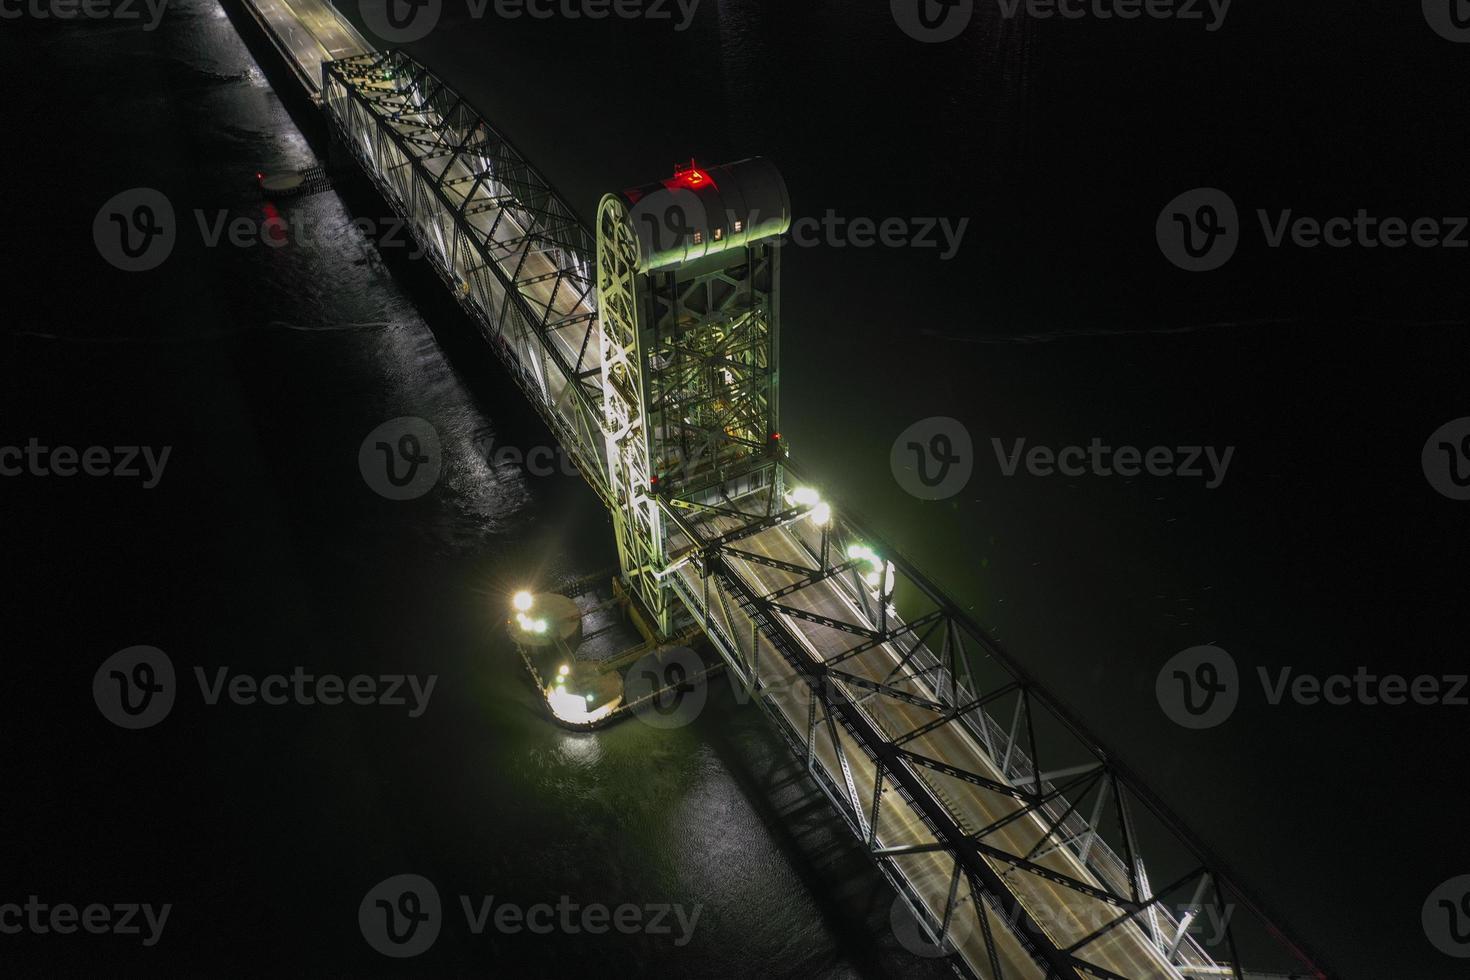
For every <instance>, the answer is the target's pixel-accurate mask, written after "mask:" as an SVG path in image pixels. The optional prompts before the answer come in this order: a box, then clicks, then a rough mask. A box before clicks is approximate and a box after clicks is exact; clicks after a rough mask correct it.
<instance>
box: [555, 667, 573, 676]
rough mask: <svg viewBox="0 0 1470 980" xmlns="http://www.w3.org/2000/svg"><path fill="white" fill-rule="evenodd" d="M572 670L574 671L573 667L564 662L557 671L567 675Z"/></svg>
mask: <svg viewBox="0 0 1470 980" xmlns="http://www.w3.org/2000/svg"><path fill="white" fill-rule="evenodd" d="M571 672H572V668H571V667H569V666H567V665H566V664H562V665H561V669H560V670H559V671H557V673H559V674H561V676H563V677H565V676H567V675H568V674H570V673H571Z"/></svg>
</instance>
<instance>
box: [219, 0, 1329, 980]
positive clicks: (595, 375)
mask: <svg viewBox="0 0 1470 980" xmlns="http://www.w3.org/2000/svg"><path fill="white" fill-rule="evenodd" d="M245 2H247V4H249V3H253V4H254V5H255V6H254V9H253V11H252V12H253V14H254V16H255V17H256V18H257V20H258V21H260V22H261V23H262V24H263V25H264V26H265V27H266V30H267V32H268V33H270V34H271V35H272V37H273V40H274V41H275V43H276V46H277V47H278V49H280V50H281V51H282V52H283V53H284V54H285V55H286V56H287V57H288V58H289V59H291V60H292V62H293V67H294V69H295V70H296V71H297V73H298V75H299V76H300V77H301V78H302V79H303V81H304V83H305V84H306V87H307V89H308V93H309V94H310V95H311V96H312V98H313V99H315V100H316V101H318V102H319V103H320V104H321V106H322V109H323V111H324V112H325V113H326V116H327V120H328V122H329V126H330V128H331V130H332V134H333V137H334V139H335V140H337V141H338V142H339V143H340V144H341V145H342V146H343V147H344V148H346V149H347V150H349V151H350V152H351V154H352V155H353V156H354V157H355V158H356V159H357V161H358V162H359V163H360V164H361V165H362V167H363V169H364V171H365V172H366V174H367V175H368V176H369V177H370V178H371V179H372V181H373V182H374V183H375V185H376V186H377V188H378V189H379V190H380V191H381V193H382V195H383V196H384V198H385V199H386V200H387V201H388V202H389V203H390V204H391V205H392V207H394V208H395V210H397V211H398V212H399V214H400V215H401V216H402V217H403V218H404V219H405V220H406V221H408V222H409V223H410V225H411V227H412V228H413V230H414V235H415V237H416V238H417V240H418V241H419V243H420V245H422V246H423V247H424V248H425V251H426V254H427V255H429V257H430V259H431V261H432V262H433V264H434V266H435V268H436V270H437V271H438V272H439V274H440V276H441V277H442V278H443V279H444V281H445V283H446V284H447V285H448V287H449V288H450V289H451V290H453V291H454V293H455V294H456V296H457V297H458V298H459V300H460V302H461V303H462V305H463V306H464V308H465V309H466V310H467V311H468V312H469V313H470V314H471V315H472V316H473V317H474V318H475V320H476V321H477V322H478V323H479V324H480V326H481V328H482V330H483V331H484V333H485V335H486V337H487V339H488V340H489V342H490V344H491V346H492V347H493V348H494V349H495V351H496V352H497V354H498V355H499V356H500V358H501V360H502V361H503V362H504V364H505V366H506V368H507V369H508V371H509V372H510V373H511V375H512V377H514V379H515V380H516V382H517V383H518V384H519V385H520V387H521V388H522V389H523V391H524V392H525V394H526V395H527V397H529V398H530V399H531V401H532V402H533V403H534V404H535V405H536V407H537V409H538V410H539V411H540V413H541V414H542V416H543V417H544V418H545V420H546V421H547V423H548V424H549V425H550V426H551V428H552V429H553V430H554V431H555V432H556V434H557V436H558V438H559V439H560V440H561V441H562V443H563V445H564V446H565V448H566V449H567V451H568V452H570V453H571V454H572V456H573V458H574V459H575V460H576V462H577V463H578V466H579V469H580V470H581V472H582V474H583V475H584V476H585V477H586V479H587V481H588V482H589V483H590V484H591V486H592V488H593V489H594V490H595V491H596V492H597V494H598V496H599V497H600V498H601V499H602V501H603V503H604V504H605V505H606V506H607V507H608V508H609V511H610V513H611V515H612V517H613V523H614V527H615V529H616V533H617V538H618V548H619V555H620V558H621V561H622V568H623V576H624V579H625V581H626V582H627V584H628V586H629V588H630V590H631V591H632V592H633V593H634V594H635V595H636V596H637V598H638V599H639V600H640V602H641V604H642V605H643V607H644V608H645V610H646V612H647V615H648V616H649V618H650V619H651V620H652V621H653V622H654V623H655V624H657V625H658V626H659V627H660V628H662V629H663V630H664V631H665V632H666V633H670V632H672V630H673V629H674V628H676V627H678V626H679V625H682V624H685V623H688V622H694V623H697V624H699V625H701V626H702V627H703V629H704V631H705V632H706V633H707V634H708V636H709V639H710V640H711V642H712V644H713V646H714V647H715V648H716V649H717V650H718V651H719V653H720V655H721V656H722V657H723V659H724V660H725V662H726V665H727V667H728V668H729V671H730V675H731V677H732V680H733V682H735V683H739V684H741V685H743V686H744V687H745V689H746V690H747V691H749V692H750V693H751V695H752V697H753V700H754V701H755V702H756V703H757V704H758V705H759V706H760V707H761V709H762V710H763V711H764V712H765V713H766V714H767V716H768V717H769V718H770V719H771V721H772V722H773V723H774V725H775V726H776V728H777V730H778V731H779V732H780V733H781V734H782V735H783V737H785V739H786V740H787V741H788V743H789V744H790V746H791V748H792V749H793V750H794V751H795V752H796V753H797V754H798V756H799V757H800V758H802V759H803V760H804V761H805V762H806V765H807V768H808V771H809V772H810V774H811V776H812V777H813V779H814V780H815V782H816V783H817V785H819V786H820V787H821V789H822V790H823V792H824V793H825V794H826V795H827V797H828V798H829V800H830V801H831V803H832V805H833V807H834V808H835V809H836V811H837V813H838V814H839V815H840V817H841V819H842V820H843V821H844V822H845V823H846V824H847V826H848V827H849V829H850V830H851V831H852V833H853V834H854V835H855V836H856V837H857V838H858V839H859V840H860V841H861V842H862V843H863V845H864V846H865V848H866V849H867V850H868V852H869V853H870V854H871V856H872V857H873V859H874V861H875V862H876V864H877V866H878V867H879V868H880V870H881V871H882V872H883V873H884V874H885V876H886V877H887V878H888V879H889V880H890V881H891V882H892V884H893V885H894V887H895V888H896V889H897V890H898V892H899V893H900V894H901V895H903V896H904V898H905V899H906V900H907V901H908V903H909V906H910V907H911V909H912V910H913V912H914V914H915V918H916V921H917V927H918V928H920V929H922V930H923V933H924V935H925V937H926V938H927V940H929V941H931V942H933V943H934V944H936V945H940V944H942V945H943V946H944V948H945V949H947V950H948V951H949V952H950V953H951V954H952V961H953V962H954V963H955V965H956V967H957V968H958V969H961V970H963V971H964V972H966V973H968V974H970V975H973V976H978V977H985V978H1002V977H1004V978H1012V977H1014V978H1044V977H1063V978H1071V977H1084V976H1094V977H1108V978H1118V977H1127V978H1173V980H1183V978H1205V977H1236V978H1246V977H1252V978H1254V977H1263V976H1266V974H1262V973H1259V972H1256V971H1248V970H1246V969H1245V968H1244V967H1243V966H1242V965H1241V964H1242V956H1241V953H1242V950H1241V948H1240V946H1239V944H1237V942H1236V936H1235V931H1234V927H1233V925H1232V926H1230V927H1228V928H1227V929H1226V933H1227V937H1226V939H1225V940H1224V941H1223V942H1221V943H1218V944H1215V945H1212V946H1211V947H1210V949H1211V950H1215V952H1214V953H1212V952H1211V951H1210V950H1207V949H1206V947H1205V946H1204V945H1203V944H1202V943H1201V942H1200V941H1199V939H1198V935H1199V934H1200V932H1201V930H1200V929H1199V928H1198V925H1200V924H1204V923H1209V924H1211V925H1212V926H1213V924H1214V923H1217V922H1219V921H1221V920H1224V921H1226V922H1227V923H1239V922H1240V921H1241V920H1242V919H1244V918H1246V917H1248V916H1253V917H1255V918H1257V919H1259V920H1261V921H1262V922H1264V923H1265V924H1266V929H1267V930H1268V931H1270V932H1272V933H1276V931H1275V930H1273V929H1272V928H1271V927H1270V925H1269V922H1266V920H1265V917H1264V916H1263V915H1262V914H1261V912H1260V909H1259V906H1258V905H1257V904H1255V903H1253V902H1251V901H1250V900H1249V899H1248V898H1247V897H1246V896H1245V895H1243V894H1242V893H1241V891H1240V890H1239V888H1238V886H1237V883H1235V882H1234V881H1233V880H1232V878H1231V876H1230V874H1229V871H1228V869H1227V868H1226V867H1225V866H1224V865H1223V864H1222V863H1221V861H1220V860H1219V859H1218V858H1217V857H1216V856H1215V855H1213V854H1211V853H1210V852H1209V851H1208V850H1207V849H1206V848H1204V847H1203V846H1202V845H1200V844H1199V843H1197V842H1196V841H1194V840H1193V838H1192V837H1191V836H1190V835H1189V834H1188V832H1187V831H1186V830H1184V829H1183V828H1182V826H1181V825H1180V824H1179V822H1178V820H1177V819H1175V818H1174V817H1173V815H1172V814H1171V813H1170V812H1169V810H1168V809H1167V808H1166V807H1165V806H1164V805H1163V804H1162V803H1161V802H1160V801H1159V800H1158V799H1157V798H1156V797H1155V796H1153V795H1152V794H1151V793H1150V792H1149V791H1148V790H1147V789H1146V788H1145V787H1143V786H1142V785H1141V783H1140V782H1139V781H1138V780H1137V779H1136V778H1134V777H1133V776H1132V775H1131V773H1130V772H1129V771H1128V770H1127V769H1126V768H1125V767H1124V766H1123V765H1122V764H1121V763H1119V762H1118V760H1116V759H1115V758H1114V757H1112V756H1111V755H1110V754H1108V753H1107V752H1106V751H1105V750H1104V749H1103V747H1102V746H1101V745H1100V743H1099V742H1098V741H1097V740H1096V739H1094V738H1093V737H1092V736H1091V735H1090V734H1089V733H1088V732H1087V731H1086V730H1085V729H1084V728H1083V727H1082V726H1081V725H1080V724H1078V723H1077V722H1076V721H1075V720H1074V719H1073V718H1072V717H1071V716H1070V715H1069V714H1068V712H1067V711H1066V710H1065V709H1064V708H1063V707H1062V706H1060V705H1059V704H1057V703H1056V702H1055V701H1054V700H1053V699H1051V698H1050V697H1049V696H1048V695H1047V694H1046V692H1045V691H1043V690H1042V689H1040V688H1039V687H1038V686H1037V685H1036V684H1035V683H1034V682H1032V681H1031V679H1030V678H1029V677H1028V676H1027V674H1026V673H1025V671H1024V669H1023V668H1021V667H1020V666H1019V665H1018V664H1017V663H1016V662H1015V661H1014V660H1012V659H1011V658H1010V657H1009V655H1008V654H1006V653H1005V652H1004V651H1003V650H1001V649H1000V648H999V647H998V646H997V645H996V644H995V643H994V642H992V641H991V640H990V639H988V638H987V637H986V635H985V634H984V633H983V631H981V629H980V628H979V627H978V626H976V625H975V624H974V623H973V622H972V621H971V620H970V619H969V618H968V617H967V616H966V615H965V614H964V612H963V610H962V609H961V608H960V607H959V606H958V605H956V604H955V603H954V602H953V601H951V600H950V599H949V598H948V597H946V596H945V595H944V594H943V593H942V592H941V591H940V590H939V589H938V588H936V587H935V586H934V585H933V584H932V583H930V582H929V580H928V579H927V578H925V577H924V575H923V574H922V572H920V570H919V569H917V568H915V567H914V566H913V565H912V564H911V563H910V562H908V561H907V560H905V559H904V558H903V557H902V556H901V555H900V554H899V553H898V552H897V551H895V550H894V549H892V548H890V547H888V546H887V545H885V544H884V543H883V542H882V541H881V540H879V539H878V538H877V537H876V536H875V535H874V534H872V533H871V532H869V531H867V530H866V529H863V528H860V527H858V526H857V525H856V523H855V522H854V521H853V519H852V518H851V517H850V516H849V515H845V514H843V513H842V512H841V508H839V507H836V506H835V505H834V504H832V503H829V502H827V501H824V500H823V499H822V497H821V496H820V494H819V493H818V492H817V491H815V490H814V489H812V488H811V487H810V486H808V485H806V484H804V483H803V482H802V481H801V480H800V479H799V477H798V476H797V475H796V473H795V470H794V467H793V463H792V461H791V459H790V457H789V455H788V453H787V450H786V447H785V445H784V443H783V442H782V440H781V436H780V427H779V424H778V423H779V415H778V407H779V399H778V387H779V386H778V381H779V354H780V344H779V337H780V312H779V292H780V268H779V266H780V261H779V260H780V252H779V251H778V249H777V248H776V244H777V241H778V239H779V236H780V235H781V234H782V233H783V232H784V231H785V230H786V229H787V227H788V226H789V223H790V206H789V202H788V199H787V195H786V188H785V184H784V182H783V181H782V180H781V177H780V174H779V173H778V172H777V171H776V169H775V167H774V166H772V165H771V164H770V163H768V162H766V161H763V160H759V159H757V160H747V161H742V162H740V163H736V164H731V165H728V166H723V167H711V168H707V169H701V168H699V167H697V166H695V165H693V164H692V163H691V165H690V166H688V167H686V168H682V169H678V170H676V172H675V174H674V176H673V177H672V178H670V179H668V180H664V181H659V182H656V183H653V184H650V185H648V186H647V187H643V188H638V189H635V190H630V191H625V192H623V193H620V194H609V195H607V196H606V197H605V198H604V199H603V201H602V203H601V205H600V206H599V208H598V211H597V220H596V223H595V226H594V227H592V228H589V227H588V226H587V225H586V224H585V223H584V221H583V220H582V219H581V218H580V217H579V216H578V214H577V213H576V212H575V211H574V210H573V209H571V208H570V207H569V206H568V205H567V204H566V203H565V202H564V201H563V200H562V198H561V197H560V196H559V195H558V194H557V193H556V192H555V191H554V190H553V189H552V188H551V186H550V185H549V184H548V183H547V182H546V181H545V180H544V179H543V178H542V177H541V175H540V173H539V172H538V171H537V170H536V168H535V167H534V166H532V165H531V163H530V162H529V161H527V160H526V159H525V158H524V157H523V156H522V155H521V154H520V153H519V152H518V151H517V150H516V149H515V147H514V146H512V145H511V144H510V142H509V141H508V140H506V139H505V137H504V136H503V135H502V134H501V133H499V132H498V131H497V130H496V129H495V128H494V127H493V126H492V125H491V124H489V123H488V122H486V121H485V120H484V119H482V118H481V117H480V116H479V115H478V113H477V112H476V111H475V110H474V109H473V108H472V107H471V106H469V105H468V104H467V103H465V102H464V101H463V100H462V99H461V98H460V97H459V96H458V95H457V94H456V93H455V92H454V91H452V90H451V89H450V88H449V87H447V86H446V85H445V84H444V83H443V82H441V81H440V80H439V79H438V78H436V77H435V76H434V75H433V74H432V73H431V72H430V71H429V70H428V69H426V68H425V67H424V66H423V65H421V64H418V63H417V62H415V61H414V60H413V59H411V58H410V57H408V56H407V55H405V54H403V53H401V52H397V51H381V52H380V51H375V50H373V49H372V47H371V46H370V45H369V44H368V43H367V42H366V41H365V40H364V39H363V38H362V37H361V36H360V35H359V34H358V33H357V32H356V31H355V30H353V28H352V27H351V26H350V25H348V24H346V23H345V22H344V21H343V20H342V19H341V18H340V17H339V16H338V15H337V14H336V12H335V11H334V10H333V9H332V8H331V7H330V6H328V5H327V4H326V3H325V2H323V0H245ZM1144 847H1147V848H1148V849H1149V851H1150V858H1149V861H1148V862H1147V863H1146V862H1145V861H1144V858H1143V854H1142V850H1143V848H1144ZM1242 912H1244V913H1245V914H1242ZM1192 927H1194V928H1192ZM1276 939H1277V942H1278V943H1282V942H1283V941H1282V940H1281V939H1280V936H1279V933H1276ZM1284 948H1286V949H1287V951H1288V952H1290V953H1292V954H1294V955H1296V956H1297V959H1298V962H1300V963H1301V964H1302V967H1301V972H1300V973H1297V974H1293V975H1294V976H1303V977H1319V976H1324V974H1322V973H1321V972H1320V971H1319V970H1317V969H1316V968H1314V967H1311V966H1310V964H1309V962H1308V961H1307V960H1306V958H1305V956H1303V955H1302V954H1300V953H1298V952H1296V951H1295V950H1294V949H1292V948H1291V947H1290V946H1289V944H1287V945H1286V946H1284ZM1220 950H1224V951H1225V952H1224V953H1221V952H1219V951H1220ZM1217 956H1218V957H1220V958H1219V959H1217V958H1216V957H1217Z"/></svg>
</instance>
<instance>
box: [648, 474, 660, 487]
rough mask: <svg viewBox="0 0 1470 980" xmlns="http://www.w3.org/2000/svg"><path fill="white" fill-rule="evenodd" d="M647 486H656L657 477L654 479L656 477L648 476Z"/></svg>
mask: <svg viewBox="0 0 1470 980" xmlns="http://www.w3.org/2000/svg"><path fill="white" fill-rule="evenodd" d="M648 484H649V486H654V487H656V486H658V477H656V476H650V477H649V478H648Z"/></svg>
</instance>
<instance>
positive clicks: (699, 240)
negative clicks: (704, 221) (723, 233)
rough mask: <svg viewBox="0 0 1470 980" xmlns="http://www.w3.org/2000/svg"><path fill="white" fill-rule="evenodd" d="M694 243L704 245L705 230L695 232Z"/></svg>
mask: <svg viewBox="0 0 1470 980" xmlns="http://www.w3.org/2000/svg"><path fill="white" fill-rule="evenodd" d="M694 244H696V245H703V244H704V232H702V231H696V232H695V233H694Z"/></svg>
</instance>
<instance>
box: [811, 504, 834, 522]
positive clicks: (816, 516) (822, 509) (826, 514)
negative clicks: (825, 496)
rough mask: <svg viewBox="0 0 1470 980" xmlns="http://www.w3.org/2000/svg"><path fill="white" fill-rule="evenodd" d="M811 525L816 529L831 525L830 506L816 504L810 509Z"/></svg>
mask: <svg viewBox="0 0 1470 980" xmlns="http://www.w3.org/2000/svg"><path fill="white" fill-rule="evenodd" d="M811 519H812V523H813V524H815V525H816V526H817V527H826V526H827V525H828V524H831V523H832V505H831V504H828V503H821V504H817V506H815V507H813V508H812V512H811Z"/></svg>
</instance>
